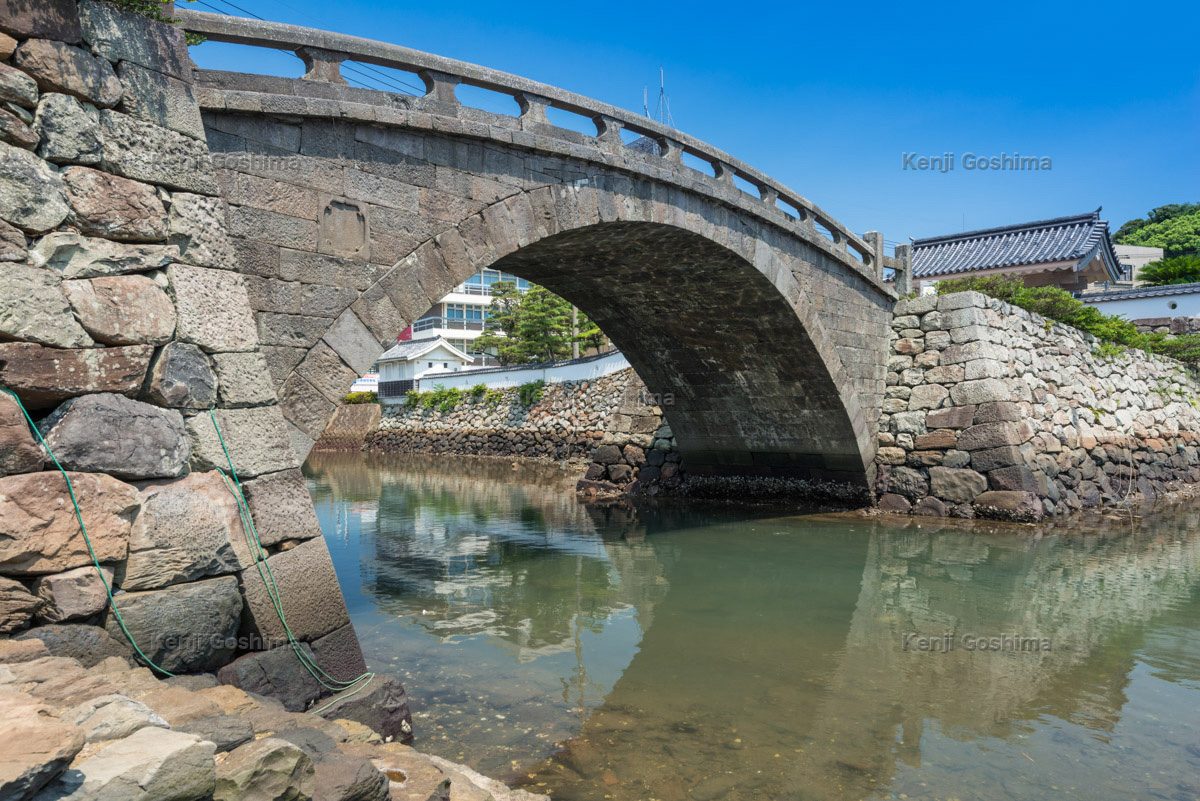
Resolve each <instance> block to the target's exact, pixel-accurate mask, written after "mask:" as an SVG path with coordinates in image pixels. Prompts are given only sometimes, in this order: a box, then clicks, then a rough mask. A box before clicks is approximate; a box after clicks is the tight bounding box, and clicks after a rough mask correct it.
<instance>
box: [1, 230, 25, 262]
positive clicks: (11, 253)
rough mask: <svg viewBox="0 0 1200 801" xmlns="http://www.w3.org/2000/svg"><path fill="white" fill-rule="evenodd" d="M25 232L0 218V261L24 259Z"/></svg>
mask: <svg viewBox="0 0 1200 801" xmlns="http://www.w3.org/2000/svg"><path fill="white" fill-rule="evenodd" d="M27 255H28V252H27V251H26V250H25V234H23V233H21V232H20V231H19V230H17V229H16V228H14V227H13V226H11V225H9V224H8V223H6V222H4V221H3V220H0V262H9V261H25V259H26V257H27Z"/></svg>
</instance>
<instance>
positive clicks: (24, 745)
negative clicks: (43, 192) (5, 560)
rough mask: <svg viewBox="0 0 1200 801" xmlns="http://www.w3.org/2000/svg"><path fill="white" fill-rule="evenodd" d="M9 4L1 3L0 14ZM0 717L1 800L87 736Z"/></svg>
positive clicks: (13, 702)
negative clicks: (1, 724)
mask: <svg viewBox="0 0 1200 801" xmlns="http://www.w3.org/2000/svg"><path fill="white" fill-rule="evenodd" d="M11 2H12V0H8V2H7V3H4V4H0V13H2V12H3V11H4V9H3V5H7V4H9V3H11ZM0 19H2V17H0ZM0 715H3V717H4V722H5V725H4V729H3V731H0V754H3V761H2V762H0V765H2V766H3V767H2V768H0V798H4V799H12V801H26V799H30V798H33V797H34V795H35V794H36V793H37V792H38V790H40V789H41V788H43V787H44V786H45V785H47V784H48V783H50V782H51V781H52V780H53V779H54V778H55V777H56V776H58V775H59V774H60V773H62V772H63V770H64V769H66V767H67V765H68V764H70V762H71V760H72V759H74V757H75V755H76V754H78V753H79V751H80V750H82V748H83V745H84V742H85V736H86V735H85V734H84V731H83V729H80V728H79V727H78V726H72V725H71V724H69V723H66V722H64V721H62V720H60V719H59V717H58V716H57V715H56V714H55V713H54V711H53V709H52V707H50V706H48V705H47V704H45V703H42V702H41V701H39V700H37V699H35V698H34V697H33V696H31V695H28V694H26V693H18V692H8V693H5V695H4V697H3V698H0ZM50 797H51V798H55V797H57V796H54V795H51V796H50Z"/></svg>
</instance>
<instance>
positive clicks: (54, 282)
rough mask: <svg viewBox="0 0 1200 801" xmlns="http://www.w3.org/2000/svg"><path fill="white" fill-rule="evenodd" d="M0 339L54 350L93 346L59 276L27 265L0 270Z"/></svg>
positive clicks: (11, 265) (9, 265)
mask: <svg viewBox="0 0 1200 801" xmlns="http://www.w3.org/2000/svg"><path fill="white" fill-rule="evenodd" d="M0 337H3V338H5V339H18V340H24V341H26V342H35V343H37V344H39V345H49V346H51V347H55V348H81V347H83V348H85V347H89V346H91V345H93V344H95V343H94V342H93V340H92V338H91V337H90V336H88V333H87V331H85V330H84V328H83V326H81V325H80V324H79V323H78V322H77V321H76V320H75V316H74V315H73V314H72V312H71V306H70V304H69V303H68V302H67V297H66V295H65V294H63V288H62V279H61V278H60V277H59V276H58V274H57V273H55V272H54V271H53V270H47V269H44V268H42V267H31V266H29V265H28V264H7V265H5V267H4V269H3V270H2V271H0Z"/></svg>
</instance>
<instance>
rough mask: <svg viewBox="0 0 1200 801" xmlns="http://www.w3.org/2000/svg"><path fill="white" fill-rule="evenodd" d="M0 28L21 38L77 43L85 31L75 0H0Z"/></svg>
mask: <svg viewBox="0 0 1200 801" xmlns="http://www.w3.org/2000/svg"><path fill="white" fill-rule="evenodd" d="M0 31H4V32H5V33H10V34H12V35H13V36H15V37H17V38H18V39H29V38H35V39H54V40H55V41H59V42H67V43H68V44H76V43H77V42H79V40H80V38H81V37H82V34H81V33H80V29H79V12H78V11H77V10H76V7H75V3H74V2H73V0H37V1H36V2H32V0H0Z"/></svg>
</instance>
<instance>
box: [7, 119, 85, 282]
mask: <svg viewBox="0 0 1200 801" xmlns="http://www.w3.org/2000/svg"><path fill="white" fill-rule="evenodd" d="M69 210H70V207H69V206H68V205H67V195H66V190H65V189H64V188H63V182H62V178H61V177H59V175H58V173H56V172H54V171H53V170H51V169H50V166H49V165H48V164H46V162H44V161H42V160H41V159H40V158H38V157H37V156H35V155H34V154H32V153H30V152H29V151H28V150H24V149H22V148H19V147H13V146H12V145H9V144H6V143H4V142H0V219H2V220H4V221H5V222H7V223H10V224H11V225H13V226H15V227H17V228H20V229H21V230H22V231H25V232H26V233H32V234H40V233H42V232H43V231H49V230H50V229H51V228H54V227H56V226H57V225H58V224H59V223H61V222H62V221H63V220H64V219H66V217H67V212H68V211H69ZM2 294H3V293H0V295H2Z"/></svg>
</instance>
